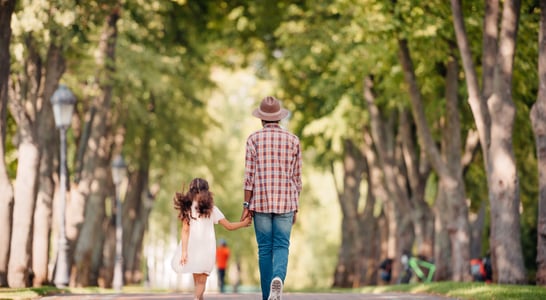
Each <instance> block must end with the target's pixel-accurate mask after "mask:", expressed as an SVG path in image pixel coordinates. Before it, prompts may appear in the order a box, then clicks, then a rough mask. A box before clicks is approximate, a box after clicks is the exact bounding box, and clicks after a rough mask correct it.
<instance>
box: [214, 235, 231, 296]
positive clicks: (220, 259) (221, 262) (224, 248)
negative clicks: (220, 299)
mask: <svg viewBox="0 0 546 300" xmlns="http://www.w3.org/2000/svg"><path fill="white" fill-rule="evenodd" d="M229 254H230V251H229V247H228V245H227V242H226V240H224V239H221V240H220V245H219V246H218V248H216V268H217V269H218V286H219V287H220V293H225V292H226V290H225V284H226V282H225V279H226V269H227V263H228V259H229Z"/></svg>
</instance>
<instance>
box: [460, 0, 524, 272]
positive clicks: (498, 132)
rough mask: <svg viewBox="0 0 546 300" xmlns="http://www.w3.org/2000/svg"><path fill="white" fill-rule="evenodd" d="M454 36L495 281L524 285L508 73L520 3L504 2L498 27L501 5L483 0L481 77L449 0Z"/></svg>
mask: <svg viewBox="0 0 546 300" xmlns="http://www.w3.org/2000/svg"><path fill="white" fill-rule="evenodd" d="M451 8H452V13H453V22H454V28H455V36H456V38H457V45H458V47H459V51H460V55H461V59H462V61H463V68H464V72H465V79H466V88H467V91H468V103H469V104H470V107H471V110H472V114H473V115H474V120H475V123H476V128H477V130H478V133H479V136H480V145H481V147H482V154H483V157H484V164H485V169H486V171H487V172H486V174H487V182H488V189H489V202H490V207H491V234H490V247H491V258H492V263H493V269H494V275H496V276H494V278H495V280H496V281H497V282H499V283H523V282H525V267H524V264H523V256H522V249H521V234H520V224H519V219H520V216H519V211H518V207H519V201H520V198H519V197H520V196H519V181H518V176H517V172H516V164H515V157H514V150H513V146H512V134H513V133H512V132H513V124H514V116H515V106H514V102H513V100H512V86H511V84H512V74H513V62H514V57H515V49H516V36H517V32H518V21H519V11H520V1H518V0H514V1H505V2H504V7H503V11H502V20H501V22H500V35H499V33H498V29H497V26H498V25H497V21H498V14H499V1H497V0H490V1H486V8H485V16H484V29H483V53H482V63H483V66H482V68H483V71H482V74H483V79H482V83H483V86H482V89H481V90H480V88H479V84H478V78H477V71H476V68H475V66H474V61H473V57H472V52H471V48H470V45H469V41H468V36H467V33H466V29H465V24H464V19H463V12H462V7H461V1H460V0H451Z"/></svg>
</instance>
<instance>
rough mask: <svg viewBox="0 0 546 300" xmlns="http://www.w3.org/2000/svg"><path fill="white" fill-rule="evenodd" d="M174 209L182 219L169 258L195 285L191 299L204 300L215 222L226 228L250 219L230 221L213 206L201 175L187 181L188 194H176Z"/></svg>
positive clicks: (213, 250)
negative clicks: (172, 254) (175, 243)
mask: <svg viewBox="0 0 546 300" xmlns="http://www.w3.org/2000/svg"><path fill="white" fill-rule="evenodd" d="M173 200H174V208H175V209H176V210H178V211H179V213H178V218H179V219H180V220H181V221H182V233H181V239H180V244H179V245H178V249H177V251H176V254H175V255H174V257H173V260H172V267H173V270H174V271H175V272H176V273H192V274H193V282H194V285H195V292H194V295H195V297H194V299H195V300H203V294H204V293H205V285H206V283H207V277H208V275H209V274H210V272H211V271H212V270H213V268H214V263H215V260H216V237H215V234H214V224H218V223H220V225H222V226H224V228H226V229H227V230H235V229H239V228H242V227H247V226H250V223H251V222H252V219H251V218H250V217H247V218H244V219H243V220H242V221H240V222H234V223H232V222H230V221H228V220H227V219H226V218H225V217H224V214H222V212H221V211H220V210H219V209H218V207H216V206H215V205H214V200H213V195H212V193H211V192H210V191H209V184H208V182H207V181H206V180H204V179H202V178H195V179H193V180H192V181H191V182H190V189H189V191H188V192H187V193H185V194H184V193H175V195H174V199H173Z"/></svg>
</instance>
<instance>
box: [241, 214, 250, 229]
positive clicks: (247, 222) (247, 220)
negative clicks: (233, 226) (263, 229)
mask: <svg viewBox="0 0 546 300" xmlns="http://www.w3.org/2000/svg"><path fill="white" fill-rule="evenodd" d="M241 222H243V224H244V225H245V227H248V226H250V224H252V216H251V215H250V214H248V215H246V217H244V218H243V219H242V220H241Z"/></svg>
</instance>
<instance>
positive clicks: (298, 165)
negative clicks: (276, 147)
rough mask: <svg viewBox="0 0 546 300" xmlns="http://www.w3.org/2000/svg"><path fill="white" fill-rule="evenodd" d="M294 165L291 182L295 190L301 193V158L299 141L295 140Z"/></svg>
mask: <svg viewBox="0 0 546 300" xmlns="http://www.w3.org/2000/svg"><path fill="white" fill-rule="evenodd" d="M295 156H296V160H295V162H296V165H295V166H294V174H293V176H294V177H293V181H294V183H295V184H296V189H297V190H298V192H301V190H302V182H301V169H302V165H303V163H302V157H301V146H300V142H299V140H297V143H296V153H295Z"/></svg>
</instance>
